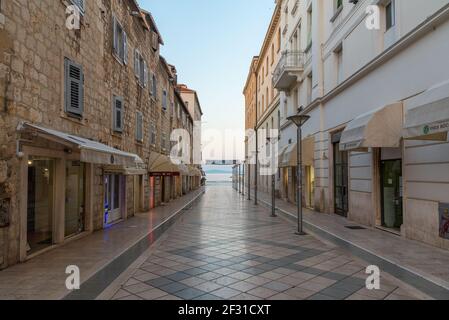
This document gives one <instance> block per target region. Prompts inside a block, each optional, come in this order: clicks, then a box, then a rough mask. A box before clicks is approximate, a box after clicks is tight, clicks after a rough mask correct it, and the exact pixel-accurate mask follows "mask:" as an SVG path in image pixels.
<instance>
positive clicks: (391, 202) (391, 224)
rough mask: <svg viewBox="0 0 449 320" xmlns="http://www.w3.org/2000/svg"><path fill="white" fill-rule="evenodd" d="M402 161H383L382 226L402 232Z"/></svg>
mask: <svg viewBox="0 0 449 320" xmlns="http://www.w3.org/2000/svg"><path fill="white" fill-rule="evenodd" d="M402 190H403V182H402V160H383V161H381V192H382V226H383V227H385V228H389V229H395V230H400V228H401V226H402V223H403V221H404V220H403V210H402V197H403V195H402Z"/></svg>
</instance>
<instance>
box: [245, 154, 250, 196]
mask: <svg viewBox="0 0 449 320" xmlns="http://www.w3.org/2000/svg"><path fill="white" fill-rule="evenodd" d="M247 159H248V161H247V169H246V170H247V172H248V201H251V160H250V159H249V158H247Z"/></svg>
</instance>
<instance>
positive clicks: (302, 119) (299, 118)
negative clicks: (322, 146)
mask: <svg viewBox="0 0 449 320" xmlns="http://www.w3.org/2000/svg"><path fill="white" fill-rule="evenodd" d="M302 112H303V108H302V107H301V108H299V109H298V113H297V114H296V115H293V116H291V117H288V118H287V120H289V121H291V122H293V123H294V124H295V125H296V127H297V128H298V130H297V140H298V143H297V148H296V149H297V150H296V151H297V158H296V160H297V162H296V164H297V170H296V176H297V177H298V179H296V180H297V181H296V183H297V190H296V204H297V209H298V231H297V232H296V234H297V235H301V236H302V235H305V233H304V231H303V218H302V126H303V125H304V124H305V123H306V122H307V121H308V120H309V119H310V116H308V115H305V114H302Z"/></svg>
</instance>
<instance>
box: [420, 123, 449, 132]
mask: <svg viewBox="0 0 449 320" xmlns="http://www.w3.org/2000/svg"><path fill="white" fill-rule="evenodd" d="M444 131H449V121H444V122H440V123H436V124H432V125H427V126H424V128H423V134H424V135H428V134H433V133H438V132H444Z"/></svg>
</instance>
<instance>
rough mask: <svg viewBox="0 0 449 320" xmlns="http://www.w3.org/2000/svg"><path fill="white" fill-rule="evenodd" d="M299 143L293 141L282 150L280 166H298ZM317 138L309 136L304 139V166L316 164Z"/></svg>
mask: <svg viewBox="0 0 449 320" xmlns="http://www.w3.org/2000/svg"><path fill="white" fill-rule="evenodd" d="M297 154H298V149H297V144H296V143H292V144H290V145H288V146H286V147H284V148H283V150H281V153H280V155H279V168H286V167H296V165H297V159H298V155H297ZM314 158H315V138H314V137H313V136H312V137H308V138H306V139H304V140H302V163H303V165H304V166H311V167H313V166H314Z"/></svg>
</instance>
